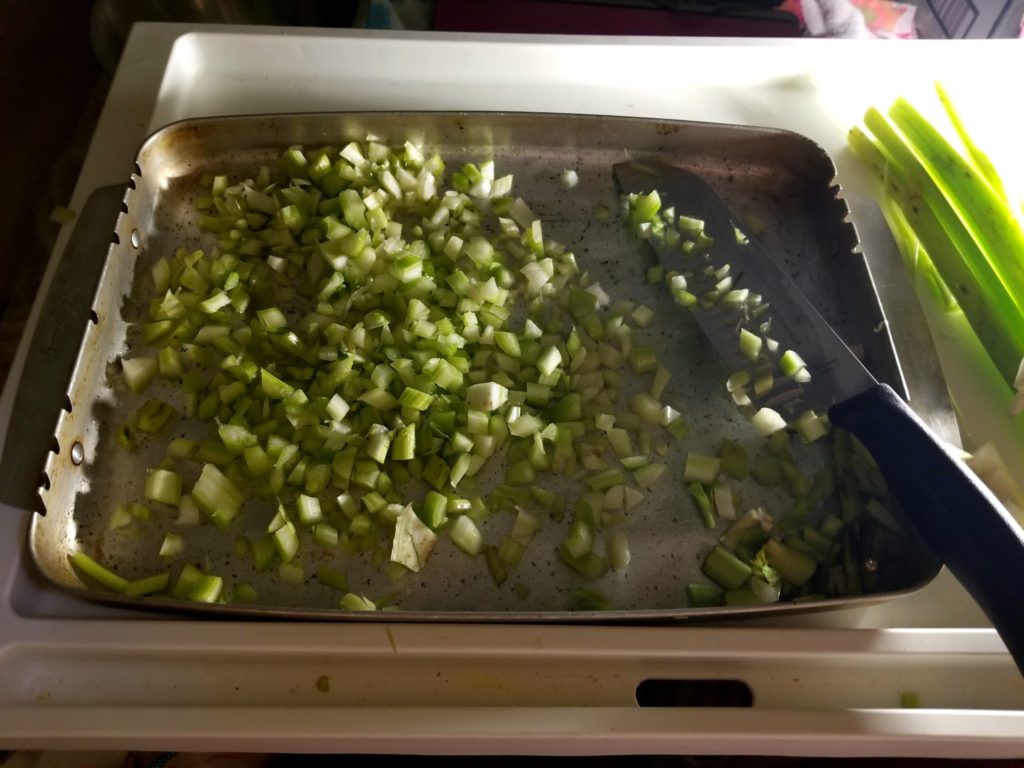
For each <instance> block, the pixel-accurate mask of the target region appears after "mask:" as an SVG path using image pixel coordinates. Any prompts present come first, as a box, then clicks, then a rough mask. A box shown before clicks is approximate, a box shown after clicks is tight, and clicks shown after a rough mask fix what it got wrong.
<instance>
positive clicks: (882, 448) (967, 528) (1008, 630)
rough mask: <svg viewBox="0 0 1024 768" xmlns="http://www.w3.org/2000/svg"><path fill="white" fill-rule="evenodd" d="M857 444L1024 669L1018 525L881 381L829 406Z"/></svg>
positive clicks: (1023, 555) (1023, 577) (1023, 539)
mask: <svg viewBox="0 0 1024 768" xmlns="http://www.w3.org/2000/svg"><path fill="white" fill-rule="evenodd" d="M828 415H829V418H830V419H831V420H832V423H833V424H834V425H835V426H837V427H839V428H841V429H845V430H846V431H848V432H850V433H852V434H853V435H855V436H856V437H857V438H859V439H860V441H861V442H862V443H863V444H864V447H865V448H867V449H868V451H869V452H870V453H871V455H872V456H873V457H874V459H875V462H876V463H877V464H878V469H879V470H880V471H881V473H882V475H883V476H884V477H885V479H886V481H887V482H888V483H889V488H890V490H891V491H892V492H893V494H894V495H895V496H896V498H897V499H899V501H900V503H901V504H902V507H903V510H904V512H905V513H906V515H907V517H908V518H909V519H910V522H911V523H912V524H913V525H914V527H915V528H916V529H917V531H918V533H920V534H921V538H923V539H924V540H925V542H926V543H927V544H928V545H929V546H930V547H931V548H932V549H933V550H934V551H935V553H936V554H937V555H938V556H939V557H940V558H941V559H942V561H943V562H944V563H945V564H946V566H947V567H948V568H949V570H950V572H952V574H953V575H954V576H956V578H957V580H959V582H960V583H961V584H962V585H963V586H964V588H965V589H966V590H967V591H968V592H969V593H970V595H971V597H973V598H974V600H975V602H976V603H977V604H978V605H979V606H980V607H981V609H982V610H983V611H984V612H985V615H986V616H988V618H989V621H991V622H992V626H993V627H995V629H996V631H997V632H998V633H999V636H1000V637H1001V638H1002V640H1003V642H1004V643H1005V644H1006V647H1007V648H1008V649H1009V651H1010V655H1011V656H1013V660H1014V661H1015V662H1016V663H1017V668H1018V669H1019V670H1020V671H1021V673H1022V674H1024V599H1022V597H1021V595H1022V593H1024V530H1022V529H1021V527H1020V526H1019V525H1018V524H1017V523H1016V521H1014V519H1013V518H1012V517H1011V516H1010V513H1009V512H1007V511H1006V509H1005V508H1004V507H1003V505H1002V504H1000V503H999V500H998V499H996V497H995V496H994V495H993V494H992V492H991V491H990V490H989V489H988V488H987V487H986V486H985V485H984V483H982V482H981V481H980V480H979V479H978V478H977V476H976V475H975V474H974V473H973V472H971V471H970V469H969V468H968V467H967V465H966V464H965V463H964V462H963V461H962V460H961V459H960V458H959V457H957V456H955V455H954V454H953V453H952V452H951V451H950V449H949V448H947V447H946V446H945V445H944V444H943V443H941V442H940V441H939V440H938V438H936V437H935V435H934V434H933V433H932V432H931V430H929V429H928V427H927V426H925V424H924V422H922V421H921V420H920V419H919V418H918V417H917V415H916V414H915V413H914V412H913V411H912V410H911V409H910V407H909V406H908V405H907V404H906V403H905V402H903V400H901V399H900V397H899V396H898V395H897V394H896V393H895V392H894V391H893V390H892V388H891V387H889V386H888V385H886V384H879V385H877V386H875V387H872V388H871V389H868V390H866V391H864V392H862V393H860V394H857V395H854V396H853V397H851V398H849V399H848V400H845V401H843V402H841V403H837V404H836V405H834V406H832V408H831V409H829V414H828Z"/></svg>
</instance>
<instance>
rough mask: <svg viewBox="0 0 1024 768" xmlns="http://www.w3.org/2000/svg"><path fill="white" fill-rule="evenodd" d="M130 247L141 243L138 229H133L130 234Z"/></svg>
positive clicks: (136, 246)
mask: <svg viewBox="0 0 1024 768" xmlns="http://www.w3.org/2000/svg"><path fill="white" fill-rule="evenodd" d="M131 242H132V248H138V247H139V246H141V245H142V235H140V234H139V230H137V229H133V230H132V234H131Z"/></svg>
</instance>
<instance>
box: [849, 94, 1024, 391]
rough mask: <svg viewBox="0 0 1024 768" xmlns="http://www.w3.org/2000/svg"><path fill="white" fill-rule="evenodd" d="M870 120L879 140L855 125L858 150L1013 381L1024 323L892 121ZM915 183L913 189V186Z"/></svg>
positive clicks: (874, 115)
mask: <svg viewBox="0 0 1024 768" xmlns="http://www.w3.org/2000/svg"><path fill="white" fill-rule="evenodd" d="M864 120H865V124H866V125H867V127H868V128H869V129H870V130H871V131H872V132H873V133H874V134H875V137H876V139H877V141H878V143H876V142H875V141H872V139H870V138H869V137H868V136H867V135H866V134H865V133H864V132H863V131H861V130H860V129H858V128H854V129H853V130H851V131H850V134H849V141H850V146H851V147H852V148H853V150H854V152H855V153H856V154H857V155H858V157H860V158H861V160H862V161H864V162H865V163H866V164H867V165H868V166H869V167H870V168H871V169H872V170H873V171H874V172H875V174H876V175H877V176H878V178H879V179H880V180H881V182H882V183H883V185H884V187H885V194H886V195H888V196H891V197H892V198H893V200H894V201H895V202H896V204H897V205H898V206H899V208H900V210H901V211H902V213H903V215H904V216H905V217H906V219H907V222H908V224H909V225H910V227H911V228H912V229H913V231H914V233H915V235H916V237H917V239H918V240H919V241H920V242H921V245H922V246H923V247H924V248H925V250H927V251H928V252H929V253H931V254H933V255H934V256H935V259H936V260H935V262H934V263H935V267H936V269H937V270H938V272H939V274H941V275H942V277H943V280H944V281H945V282H946V284H947V285H949V286H951V288H952V289H953V290H954V292H955V294H956V296H957V301H958V303H959V304H960V306H961V307H962V308H963V310H964V314H965V315H966V316H967V318H968V321H969V322H970V323H971V327H972V328H974V331H975V333H976V334H977V335H978V338H979V339H980V340H981V341H982V343H983V344H984V345H985V348H986V349H987V350H988V352H989V354H990V355H991V356H992V359H993V361H994V362H995V363H996V365H997V366H998V368H999V370H1000V372H1001V373H1002V374H1003V376H1004V378H1007V380H1008V381H1013V377H1014V376H1015V375H1016V372H1017V367H1018V366H1019V364H1020V360H1021V357H1022V356H1024V323H1021V321H1020V320H1019V319H1015V318H1019V316H1020V312H1019V309H1018V307H1017V304H1016V302H1015V301H1014V299H1013V297H1012V296H1010V295H1009V294H1008V293H1007V291H1006V289H1005V288H1004V287H1003V286H1002V284H1001V283H1000V281H999V278H998V276H997V275H996V273H995V271H994V270H993V269H992V267H991V265H990V264H989V263H988V260H987V259H986V257H985V255H984V254H983V253H982V251H981V248H980V247H979V245H978V243H977V242H975V240H974V238H973V237H972V236H971V234H970V232H969V231H968V230H967V229H966V227H964V226H963V223H962V222H961V221H960V219H959V217H958V216H957V214H956V212H955V211H954V210H953V208H952V206H950V204H949V202H948V201H947V200H946V198H945V196H944V195H943V194H942V193H941V191H940V190H939V189H938V187H937V186H936V185H935V183H934V182H933V181H932V180H931V178H930V177H929V176H928V174H927V172H926V171H925V170H924V168H923V167H922V166H921V164H920V163H919V162H918V161H917V159H916V157H915V156H914V154H913V152H912V151H910V150H909V148H907V147H906V145H905V144H904V143H903V140H902V138H901V137H900V136H899V134H898V133H897V132H896V130H895V129H894V128H893V127H892V125H891V124H890V123H889V121H888V120H887V119H886V118H885V117H884V116H883V115H882V114H881V113H879V112H878V111H877V110H869V111H868V113H867V114H866V115H865V117H864ZM911 185H913V187H912V186H911Z"/></svg>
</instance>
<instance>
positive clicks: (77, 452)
mask: <svg viewBox="0 0 1024 768" xmlns="http://www.w3.org/2000/svg"><path fill="white" fill-rule="evenodd" d="M83 461H85V448H83V447H82V444H81V443H79V442H75V443H74V444H73V445H72V446H71V463H72V464H74V465H75V466H78V465H79V464H81V463H82V462H83Z"/></svg>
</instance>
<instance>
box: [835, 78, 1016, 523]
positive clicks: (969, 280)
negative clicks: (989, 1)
mask: <svg viewBox="0 0 1024 768" xmlns="http://www.w3.org/2000/svg"><path fill="white" fill-rule="evenodd" d="M936 88H937V93H938V98H939V102H940V103H941V105H942V107H943V110H944V112H945V114H946V116H947V117H948V125H945V124H941V123H940V122H939V121H937V120H936V121H934V122H933V121H931V120H929V119H928V118H927V117H925V116H924V114H922V112H920V111H918V109H916V108H915V107H914V106H913V105H911V104H910V103H909V102H908V101H907V100H906V99H898V100H897V101H896V102H895V103H894V104H893V105H892V106H891V107H890V109H889V111H888V113H886V114H883V113H882V112H881V111H879V110H878V109H875V108H871V109H869V110H868V111H867V113H866V114H865V116H864V121H863V126H862V127H861V126H857V127H854V128H853V129H852V130H851V131H850V134H849V142H850V146H851V147H852V149H853V150H854V152H855V153H856V155H857V156H858V157H859V158H860V159H861V160H862V161H863V162H864V163H865V164H866V165H867V166H868V167H869V168H870V169H871V170H872V171H873V173H874V175H875V176H876V178H877V180H878V182H879V184H880V187H879V192H878V197H879V202H880V203H881V207H882V211H883V213H884V214H885V217H886V220H887V221H888V223H889V226H890V229H892V231H893V234H894V236H895V238H896V241H897V243H898V245H899V248H900V251H901V253H902V255H903V259H904V263H905V264H906V266H907V268H908V270H909V272H910V274H911V276H912V279H913V282H914V288H915V292H916V294H917V296H918V299H919V301H920V302H921V305H922V307H923V309H924V312H925V316H926V318H927V320H928V324H929V328H930V330H931V334H932V339H933V341H934V342H935V345H936V349H937V351H938V355H939V358H940V362H941V364H942V368H943V373H944V375H945V377H946V380H947V385H948V386H949V389H950V395H951V398H952V400H953V404H954V407H955V408H956V411H957V415H958V417H959V421H960V424H961V431H962V433H963V435H964V438H965V445H966V446H967V447H968V449H969V450H971V451H972V453H973V456H972V457H971V458H970V459H969V461H970V462H971V464H972V466H973V467H974V468H975V470H976V471H977V472H978V474H979V475H981V476H982V478H983V479H984V480H985V481H986V482H988V483H989V485H991V486H992V487H993V490H995V491H996V492H997V493H998V494H999V495H1000V496H1001V497H1002V498H1003V500H1004V501H1006V502H1008V504H1009V505H1010V506H1011V508H1013V507H1016V508H1017V509H1018V510H1019V509H1020V508H1021V507H1022V501H1024V493H1022V491H1021V488H1020V485H1019V484H1018V482H1017V481H1016V479H1015V478H1016V477H1017V476H1020V475H1021V474H1022V472H1024V417H1022V416H1020V413H1021V411H1022V410H1024V362H1022V361H1024V221H1022V215H1021V210H1020V209H1019V207H1018V204H1017V202H1016V201H1014V200H1013V199H1012V196H1011V194H1010V193H1009V192H1008V191H1007V190H1008V188H1009V186H1010V185H1009V184H1008V183H1007V180H1005V179H1003V178H1002V177H1001V176H1000V174H999V172H998V171H997V170H996V168H995V165H994V164H993V162H992V161H991V159H990V158H989V156H988V155H987V154H986V153H985V152H984V151H983V150H982V149H981V148H980V147H979V146H978V144H977V143H976V142H975V141H974V140H973V138H972V136H971V134H970V133H969V132H968V130H967V127H966V124H965V123H964V121H963V119H962V117H961V115H960V114H959V113H958V111H957V110H956V108H955V106H954V105H953V102H952V100H951V99H950V97H949V95H948V93H947V92H946V91H945V89H944V88H943V87H942V86H941V85H937V86H936Z"/></svg>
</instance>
